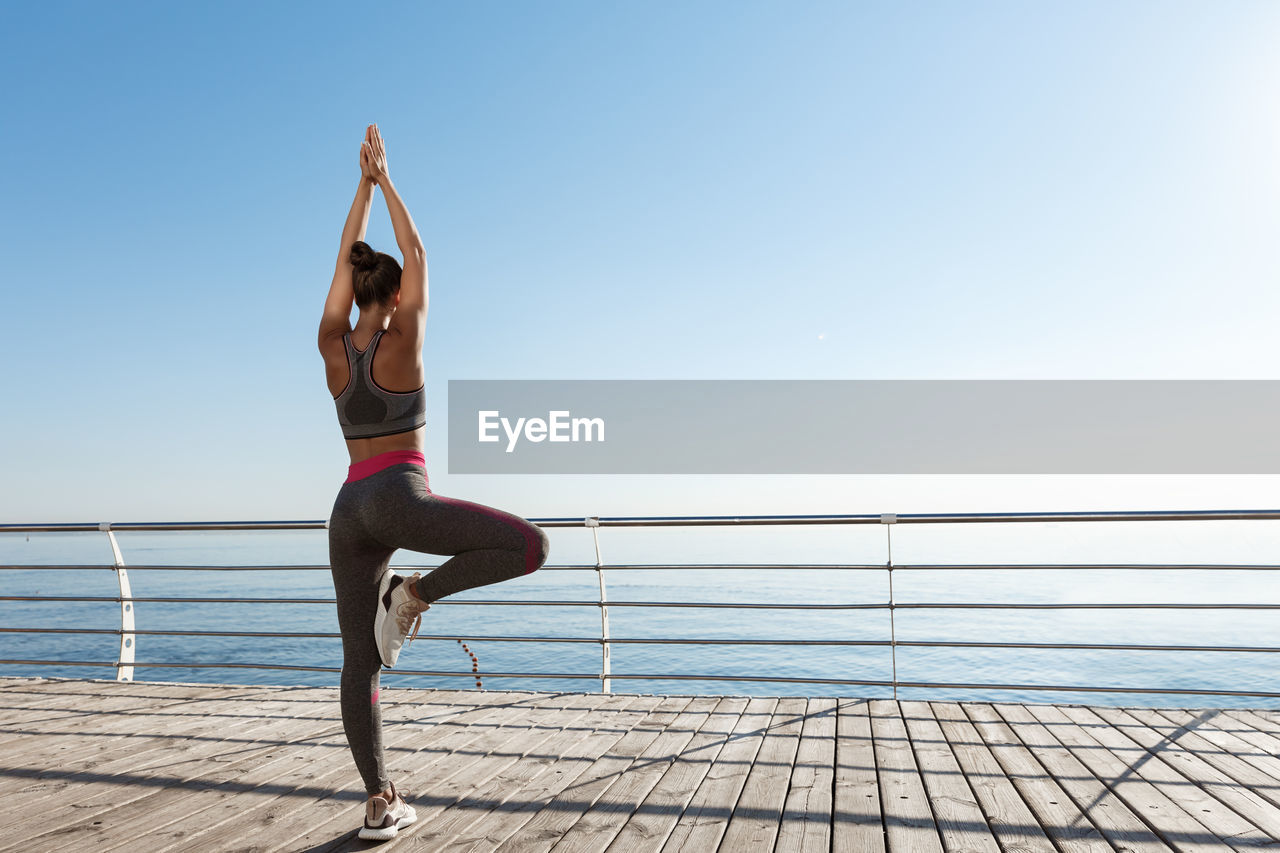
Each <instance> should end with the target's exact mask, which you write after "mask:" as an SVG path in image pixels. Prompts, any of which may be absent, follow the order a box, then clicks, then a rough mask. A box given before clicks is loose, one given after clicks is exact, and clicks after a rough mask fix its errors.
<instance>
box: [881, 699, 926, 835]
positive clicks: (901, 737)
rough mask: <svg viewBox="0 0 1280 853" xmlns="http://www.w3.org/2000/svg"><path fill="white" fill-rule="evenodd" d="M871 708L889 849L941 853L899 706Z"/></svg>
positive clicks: (890, 703)
mask: <svg viewBox="0 0 1280 853" xmlns="http://www.w3.org/2000/svg"><path fill="white" fill-rule="evenodd" d="M869 709H870V711H871V737H872V739H873V741H874V747H875V756H876V774H877V775H878V777H879V780H880V802H881V804H882V805H883V807H884V830H885V840H886V846H887V847H888V849H889V850H910V851H913V853H917V851H918V853H932V851H937V853H942V850H943V846H942V838H941V836H939V834H938V826H937V824H936V823H935V822H934V819H933V809H932V807H931V806H930V805H929V797H928V795H927V794H926V793H925V790H924V781H923V780H922V779H921V778H920V770H919V768H918V767H917V766H916V759H915V753H914V752H913V751H912V749H911V739H910V737H909V736H908V734H907V727H906V724H905V723H904V722H903V719H902V716H901V713H900V709H899V707H898V703H897V702H896V701H894V700H892V699H872V700H871V702H870V703H869Z"/></svg>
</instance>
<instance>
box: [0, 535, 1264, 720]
mask: <svg viewBox="0 0 1280 853" xmlns="http://www.w3.org/2000/svg"><path fill="white" fill-rule="evenodd" d="M1229 520H1230V521H1276V520H1280V510H1190V511H1165V510H1158V511H1145V512H1018V513H914V514H896V513H884V514H878V515H877V514H864V515H755V516H680V517H615V518H601V517H596V516H591V517H587V518H546V519H532V521H533V522H534V523H535V524H537V525H539V526H540V527H543V528H583V527H585V528H587V529H589V530H590V531H591V535H592V544H593V547H594V550H595V557H596V559H595V562H594V564H584V565H546V566H543V567H542V569H541V570H540V571H543V572H546V571H564V572H572V571H587V572H595V573H596V576H597V581H598V583H597V588H598V590H599V594H598V597H597V598H596V599H595V600H516V601H509V600H474V599H457V598H454V597H450V598H449V599H448V600H447V601H445V602H441V603H447V604H454V605H485V606H497V607H511V606H517V607H521V606H522V607H548V606H555V607H594V608H598V609H599V610H600V636H598V637H564V636H541V637H534V636H509V635H495V636H475V635H468V636H467V637H462V636H454V635H439V634H433V635H427V634H422V635H420V638H424V639H436V640H463V639H466V640H469V641H473V642H474V641H494V642H531V643H593V644H598V645H599V646H600V649H601V658H600V670H599V672H593V673H581V672H577V673H573V672H570V673H561V672H523V671H515V672H484V673H480V674H481V675H483V676H486V677H491V678H551V679H585V680H595V681H599V682H600V684H601V690H602V691H603V692H609V691H610V690H611V684H612V681H613V679H630V680H655V681H668V680H681V681H727V682H760V683H769V682H785V683H807V684H833V685H835V684H838V685H856V686H871V687H887V688H891V689H892V690H893V696H894V697H895V698H897V695H898V689H899V688H903V687H910V688H937V689H971V690H1025V691H1067V692H1085V693H1159V694H1166V693H1167V694H1190V695H1215V696H1252V697H1268V698H1280V693H1276V692H1261V691H1247V690H1213V689H1207V688H1205V689H1191V688H1173V687H1161V686H1152V687H1140V686H1125V685H1060V684H997V683H962V682H938V681H903V680H900V679H899V678H898V670H897V650H898V649H899V648H900V647H930V648H997V649H1064V650H1101V649H1105V650H1122V651H1171V652H1196V653H1200V652H1243V653H1267V652H1280V647H1271V646H1222V645H1170V644H1115V643H1035V642H982V641H956V640H950V641H948V640H930V641H926V640H900V639H898V638H897V631H896V620H895V613H896V611H898V610H923V609H965V610H983V609H1019V610H1064V609H1082V610H1111V609H1114V610H1277V609H1280V603H1277V602H1272V603H1262V602H1259V603H1244V604H1241V603H1222V604H1212V603H1203V602H1196V603H1154V602H1132V603H1089V602H1080V603H1071V602H1066V603H1029V602H900V601H896V600H895V598H894V593H893V574H894V573H895V572H903V571H923V570H928V571H938V570H946V571H954V572H964V571H977V570H982V571H990V570H1000V571H1036V570H1072V571H1088V570H1112V571H1113V570H1159V571H1212V570H1233V571H1236V570H1252V571H1264V572H1266V571H1276V570H1280V565H1277V564H1257V563H1248V564H1240V563H1019V564H984V563H956V564H945V563H916V564H901V563H894V561H893V537H892V531H893V527H894V526H895V525H898V524H964V523H1016V522H1106V521H1136V522H1158V521H1229ZM770 525H776V526H806V525H882V526H884V529H885V548H886V560H885V562H884V563H849V564H830V563H826V564H814V563H763V564H737V563H721V564H648V563H606V562H605V560H604V558H603V556H602V551H601V547H600V529H601V528H604V527H632V528H650V527H717V526H740V527H755V526H770ZM326 527H327V523H326V522H325V521H224V522H127V523H94V524H0V534H2V533H28V534H29V533H74V532H101V533H105V534H106V537H107V539H108V541H109V543H110V545H111V549H112V554H113V557H114V562H113V564H112V565H101V564H68V565H0V571H2V570H31V569H39V570H42V571H59V570H85V569H108V570H111V571H113V572H114V573H115V575H116V578H117V581H118V585H119V595H118V596H80V595H0V601H50V602H52V601H64V602H65V601H82V602H118V603H119V604H120V626H119V628H30V627H23V628H13V627H0V635H2V634H5V633H21V634H36V633H48V634H115V635H118V636H119V638H120V651H119V655H118V657H117V659H116V660H115V661H68V660H25V659H0V664H7V665H48V664H53V665H58V666H87V667H92V666H100V667H111V668H114V669H115V670H116V677H117V679H118V680H121V681H129V680H132V678H133V670H134V668H135V667H156V668H182V669H205V668H241V669H273V670H295V671H310V672H340V671H341V669H340V668H339V667H323V666H293V665H286V664H269V663H233V662H175V661H138V660H136V659H135V646H136V638H137V637H138V636H182V637H284V638H337V637H339V636H340V634H338V633H336V632H280V631H162V630H143V629H139V628H137V626H136V624H135V621H134V611H133V604H134V603H135V602H171V603H200V604H215V603H271V604H325V605H333V604H334V603H335V600H334V599H332V598H243V597H138V596H134V595H133V594H132V591H131V587H130V584H129V574H128V573H129V571H130V570H132V571H173V570H188V571H307V570H312V571H328V570H329V566H328V565H225V566H186V565H145V566H131V567H130V566H126V564H125V560H124V557H123V554H122V552H121V549H120V545H119V542H118V541H117V540H116V537H115V532H116V531H122V532H123V531H128V532H142V531H149V532H186V531H224V532H225V531H251V530H259V531H262V530H292V531H298V530H323V529H325V528H326ZM413 568H422V567H419V566H415V567H413ZM783 569H786V570H796V569H804V570H830V571H884V572H887V575H888V600H886V601H883V602H873V603H817V602H810V603H782V602H778V603H773V602H767V603H761V602H733V601H717V602H692V601H618V600H611V599H609V597H608V591H607V586H606V583H605V573H606V572H607V571H609V570H652V571H662V570H735V571H745V570H757V571H770V570H783ZM614 607H660V608H731V609H753V608H758V609H770V610H886V611H887V612H888V614H889V637H888V638H887V639H885V640H862V639H839V638H832V639H793V638H772V639H759V638H742V639H736V638H723V639H712V638H693V637H614V636H612V635H611V632H610V627H609V609H610V608H614ZM631 643H639V644H679V645H693V646H696V645H728V646H749V645H764V646H877V647H888V649H889V652H890V661H891V663H892V677H891V679H889V680H867V679H847V678H818V677H805V676H776V675H728V674H722V673H712V674H694V673H675V672H666V673H617V672H613V671H612V666H611V660H610V648H611V646H613V645H620V644H631ZM396 672H397V673H398V674H402V675H420V676H443V677H450V676H455V677H465V678H475V677H476V672H475V671H466V672H462V671H436V670H396Z"/></svg>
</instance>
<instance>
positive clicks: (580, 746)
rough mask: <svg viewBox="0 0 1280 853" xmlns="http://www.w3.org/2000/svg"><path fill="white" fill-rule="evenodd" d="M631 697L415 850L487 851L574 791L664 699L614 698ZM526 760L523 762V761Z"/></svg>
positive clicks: (515, 771) (421, 837)
mask: <svg viewBox="0 0 1280 853" xmlns="http://www.w3.org/2000/svg"><path fill="white" fill-rule="evenodd" d="M612 695H614V696H619V697H629V698H630V699H631V701H630V702H628V703H627V704H626V705H625V706H619V708H618V709H613V708H612V707H610V708H609V709H606V710H603V711H601V712H598V713H596V714H593V715H592V717H591V719H589V720H588V721H587V723H586V725H587V726H590V727H591V729H590V731H587V732H584V733H582V734H581V736H580V737H579V738H577V739H576V740H575V741H574V742H573V743H572V744H571V745H570V746H569V747H567V748H566V749H565V750H564V751H563V752H558V753H548V754H546V755H544V756H540V757H539V759H538V762H537V764H538V766H537V767H535V768H533V769H532V770H531V771H529V770H518V769H514V768H513V769H512V770H510V771H507V772H506V773H504V774H503V776H504V777H505V776H507V775H508V774H510V778H511V780H512V785H511V787H510V789H509V791H508V793H507V795H506V797H505V798H504V799H503V800H502V802H499V803H494V804H493V805H492V807H491V808H488V809H487V810H485V811H483V813H481V814H479V815H477V817H476V820H475V821H473V822H472V823H471V824H470V825H469V826H468V827H466V828H465V829H460V830H459V831H458V832H457V833H455V835H454V836H453V837H451V838H447V839H441V840H440V841H439V843H438V844H434V845H430V846H429V844H430V842H431V841H432V839H431V837H430V836H429V835H426V834H422V833H419V835H418V837H417V838H416V839H415V843H414V847H415V849H420V850H432V851H433V853H435V851H445V850H448V851H460V850H471V851H484V853H491V851H493V850H494V849H496V848H497V847H498V845H500V844H501V843H502V842H503V841H505V840H506V839H507V838H509V837H510V836H511V835H513V834H515V833H516V832H517V831H519V830H520V829H521V827H523V826H524V824H525V823H526V822H527V821H528V820H529V819H530V818H532V817H534V816H535V815H537V813H538V812H539V811H541V810H542V809H543V808H545V807H547V806H548V805H549V804H551V803H552V802H554V801H555V799H556V798H557V797H558V796H559V795H560V794H561V793H562V792H563V791H565V790H568V789H570V788H576V786H577V785H578V784H579V783H578V780H579V778H581V777H582V776H583V774H584V773H586V772H587V771H589V770H590V769H591V768H592V767H593V766H594V765H595V764H596V762H597V761H598V760H599V759H600V757H601V756H602V755H604V754H605V753H606V752H607V751H609V750H610V749H611V748H616V745H617V744H619V743H620V741H621V740H622V739H623V738H624V737H626V735H627V734H628V733H629V732H630V731H631V730H632V729H633V728H634V727H635V726H636V725H637V724H638V723H640V722H641V721H642V720H644V719H645V717H646V716H648V715H649V714H650V713H651V712H653V711H654V709H656V708H657V707H658V704H659V703H660V702H662V701H663V700H664V699H665V698H666V697H661V696H653V695H635V694H612ZM525 763H528V760H527V759H526V762H525Z"/></svg>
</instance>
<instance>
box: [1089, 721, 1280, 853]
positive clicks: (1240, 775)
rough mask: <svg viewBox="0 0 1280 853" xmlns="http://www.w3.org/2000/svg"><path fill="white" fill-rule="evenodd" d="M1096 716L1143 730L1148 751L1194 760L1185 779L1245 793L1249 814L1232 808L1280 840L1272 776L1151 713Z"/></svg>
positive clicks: (1185, 768)
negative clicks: (1167, 751) (1172, 749)
mask: <svg viewBox="0 0 1280 853" xmlns="http://www.w3.org/2000/svg"><path fill="white" fill-rule="evenodd" d="M1096 713H1098V714H1100V715H1102V716H1104V717H1106V716H1108V715H1111V718H1112V722H1113V723H1114V722H1115V721H1116V720H1117V719H1123V720H1124V721H1125V722H1126V723H1130V722H1132V723H1136V724H1139V725H1141V726H1143V727H1145V728H1146V730H1147V732H1148V733H1149V734H1147V735H1146V737H1147V738H1148V739H1149V740H1150V743H1151V744H1154V747H1153V746H1151V745H1148V744H1147V743H1144V744H1143V745H1144V746H1146V747H1147V748H1148V749H1152V748H1156V749H1167V748H1168V746H1169V745H1172V746H1173V747H1175V748H1176V749H1177V750H1178V751H1177V752H1175V753H1174V754H1175V756H1176V757H1179V758H1181V757H1182V756H1183V755H1186V756H1189V757H1191V758H1193V759H1195V760H1194V761H1188V762H1186V763H1185V765H1184V766H1183V767H1181V768H1180V769H1182V770H1183V773H1184V774H1187V775H1190V774H1191V773H1194V774H1195V776H1193V777H1192V778H1195V779H1196V781H1197V782H1198V783H1201V784H1204V783H1206V782H1208V783H1210V784H1214V785H1227V786H1232V787H1234V788H1236V789H1237V790H1239V789H1241V788H1243V789H1245V790H1247V791H1248V793H1249V795H1250V796H1249V797H1248V798H1246V800H1242V801H1241V803H1242V804H1243V803H1244V802H1248V803H1249V807H1248V808H1249V811H1248V812H1245V811H1241V806H1240V805H1234V804H1233V805H1232V808H1234V809H1236V811H1238V812H1240V814H1242V815H1244V816H1245V817H1246V818H1248V819H1249V820H1250V821H1252V822H1253V823H1254V824H1255V825H1257V826H1258V827H1259V828H1260V829H1262V830H1264V831H1266V832H1268V833H1270V834H1272V835H1275V836H1276V837H1277V838H1280V807H1277V806H1280V803H1277V802H1276V801H1277V800H1278V799H1280V794H1278V793H1277V791H1276V790H1275V777H1274V776H1271V775H1269V774H1267V773H1264V772H1263V771H1261V770H1259V769H1258V768H1257V767H1254V766H1253V765H1251V764H1250V763H1249V762H1247V761H1245V760H1243V759H1241V758H1237V757H1236V756H1234V755H1230V754H1228V753H1226V752H1223V751H1222V750H1221V749H1219V748H1218V747H1216V746H1214V744H1213V743H1212V742H1211V741H1209V740H1207V739H1205V738H1204V737H1202V736H1201V735H1200V734H1199V733H1198V732H1197V731H1196V726H1195V725H1192V726H1180V725H1174V724H1173V723H1170V722H1169V721H1168V720H1166V719H1165V718H1164V717H1162V716H1160V715H1159V714H1158V713H1156V712H1155V711H1154V710H1151V709H1148V708H1125V709H1123V710H1120V709H1110V708H1098V709H1096ZM1210 771H1211V772H1210ZM1259 821H1261V822H1259Z"/></svg>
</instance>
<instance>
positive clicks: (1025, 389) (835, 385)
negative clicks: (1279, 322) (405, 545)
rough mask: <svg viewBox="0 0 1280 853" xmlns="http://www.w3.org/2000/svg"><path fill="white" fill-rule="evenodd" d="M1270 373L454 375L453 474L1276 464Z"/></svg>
mask: <svg viewBox="0 0 1280 853" xmlns="http://www.w3.org/2000/svg"><path fill="white" fill-rule="evenodd" d="M1278 427H1280V380H979V379H974V380H933V379H920V380H875V379H868V380H647V379H632V380H590V379H584V380H449V472H450V473H451V474H1277V473H1280V449H1278V448H1277V441H1276V436H1277V428H1278Z"/></svg>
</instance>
